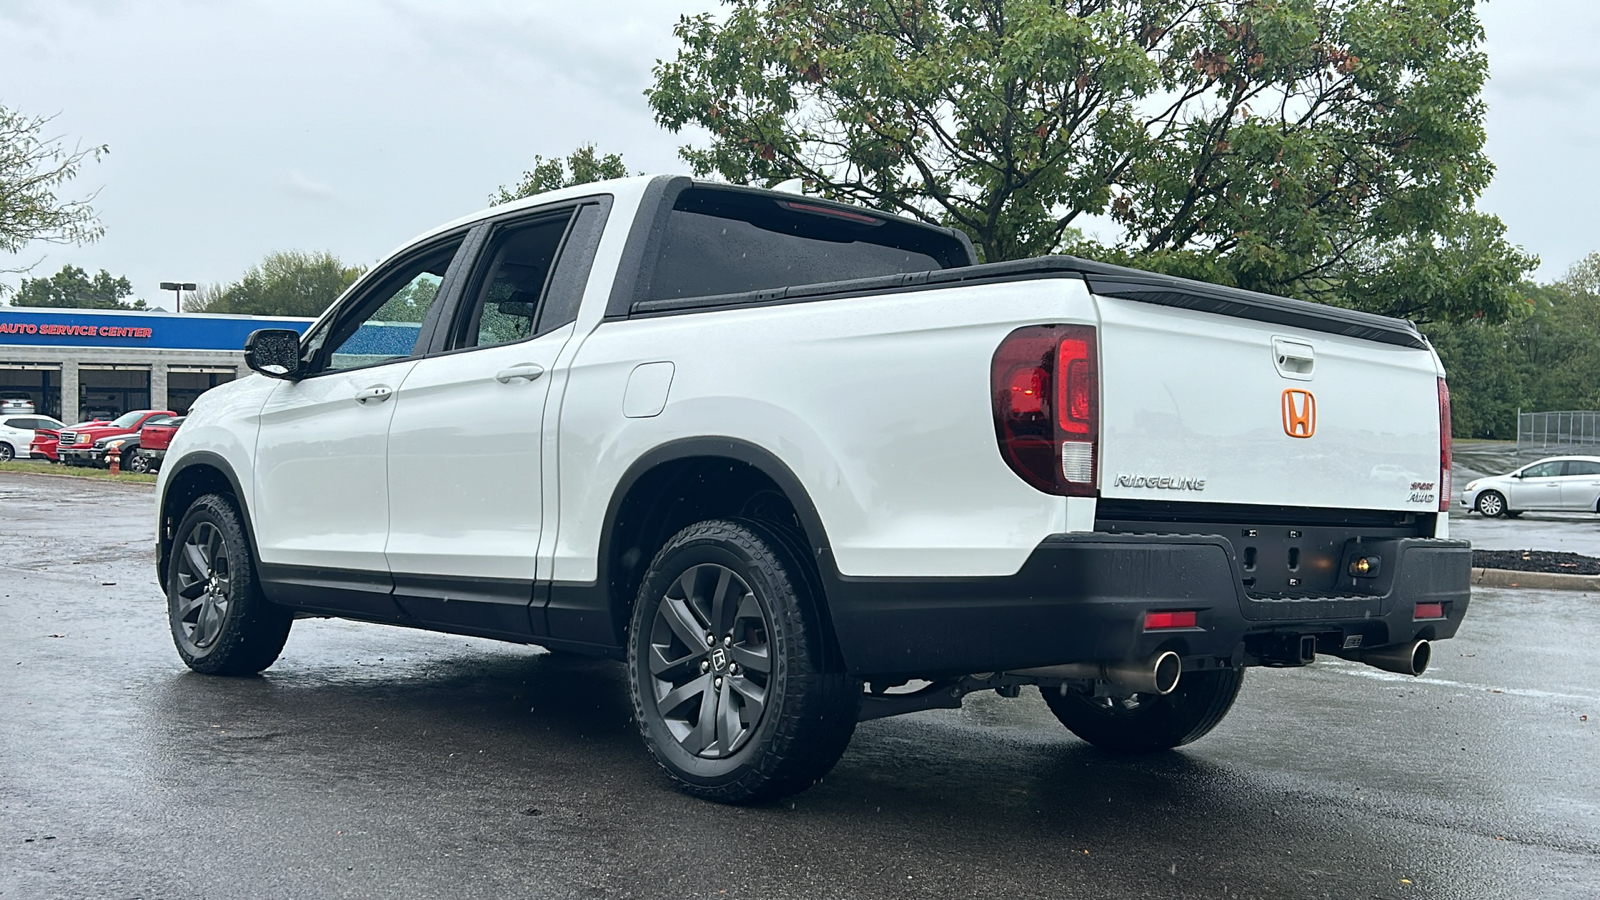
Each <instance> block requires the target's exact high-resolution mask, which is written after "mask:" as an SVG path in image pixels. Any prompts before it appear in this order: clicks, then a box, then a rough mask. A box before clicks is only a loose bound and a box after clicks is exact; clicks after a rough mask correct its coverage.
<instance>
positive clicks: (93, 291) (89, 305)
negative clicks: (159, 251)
mask: <svg viewBox="0 0 1600 900" xmlns="http://www.w3.org/2000/svg"><path fill="white" fill-rule="evenodd" d="M132 293H133V284H132V283H131V282H129V281H128V279H126V278H123V277H120V276H113V275H112V274H111V273H110V272H107V271H106V270H105V269H101V270H100V271H99V272H98V273H97V274H96V275H95V276H94V277H93V278H90V277H89V273H88V272H85V271H84V270H82V269H80V268H78V267H77V266H70V265H69V266H62V267H61V271H59V272H57V273H56V274H54V275H51V276H50V277H49V278H24V279H23V280H22V287H20V288H18V289H17V293H16V296H14V297H12V298H11V305H12V306H49V307H58V308H66V309H128V310H141V311H142V310H144V309H146V306H145V304H144V301H143V300H137V299H136V300H133V301H128V300H125V299H123V298H125V297H127V296H129V295H130V294H132Z"/></svg>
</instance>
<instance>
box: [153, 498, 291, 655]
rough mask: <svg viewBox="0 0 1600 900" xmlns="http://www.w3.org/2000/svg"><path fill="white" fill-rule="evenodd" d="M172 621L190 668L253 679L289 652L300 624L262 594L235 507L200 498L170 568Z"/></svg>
mask: <svg viewBox="0 0 1600 900" xmlns="http://www.w3.org/2000/svg"><path fill="white" fill-rule="evenodd" d="M167 572H168V574H167V617H168V620H169V624H170V625H171V627H172V638H173V641H174V643H176V644H177V647H178V655H179V656H180V657H182V658H183V661H184V664H185V665H187V666H188V667H189V668H191V669H193V670H195V671H196V672H204V673H206V674H208V675H254V674H255V673H257V672H260V671H261V670H262V669H265V668H266V667H268V666H270V665H272V663H273V661H274V660H276V659H277V658H278V654H279V653H281V652H282V651H283V645H284V642H285V641H286V640H288V637H289V627H290V625H291V624H293V621H294V618H293V615H292V614H291V613H290V612H289V610H287V609H284V608H282V607H279V606H275V605H274V604H272V603H270V602H268V601H267V599H266V598H265V597H263V596H261V592H260V589H259V587H258V586H257V584H256V581H255V566H254V565H253V563H252V560H251V558H250V547H249V542H248V541H247V540H246V538H245V535H244V530H243V528H242V527H241V526H240V524H239V515H238V513H237V512H236V511H235V509H234V507H233V503H232V502H231V501H230V500H229V499H228V498H227V497H224V496H222V495H220V494H206V495H205V496H203V497H200V498H199V499H197V500H195V501H194V503H193V504H191V505H190V507H189V509H188V511H187V512H186V513H184V516H183V521H182V522H180V523H179V525H178V530H177V533H176V539H175V540H174V541H173V546H172V559H171V561H170V562H169V564H168V569H167Z"/></svg>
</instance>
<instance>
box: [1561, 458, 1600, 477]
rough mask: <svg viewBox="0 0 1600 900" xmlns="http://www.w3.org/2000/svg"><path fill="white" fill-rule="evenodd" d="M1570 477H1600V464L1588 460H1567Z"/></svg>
mask: <svg viewBox="0 0 1600 900" xmlns="http://www.w3.org/2000/svg"><path fill="white" fill-rule="evenodd" d="M1567 474H1568V475H1600V462H1590V461H1589V460H1587V459H1569V460H1567Z"/></svg>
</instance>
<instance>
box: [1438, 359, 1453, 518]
mask: <svg viewBox="0 0 1600 900" xmlns="http://www.w3.org/2000/svg"><path fill="white" fill-rule="evenodd" d="M1450 463H1451V460H1450V385H1448V384H1445V382H1444V379H1443V378H1441V379H1439V512H1449V511H1450V490H1451V484H1450Z"/></svg>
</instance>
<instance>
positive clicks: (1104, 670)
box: [1009, 650, 1183, 696]
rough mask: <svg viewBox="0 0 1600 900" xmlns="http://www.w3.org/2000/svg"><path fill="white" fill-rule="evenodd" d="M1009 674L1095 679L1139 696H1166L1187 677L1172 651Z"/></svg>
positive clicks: (1029, 676) (1181, 664) (1023, 670)
mask: <svg viewBox="0 0 1600 900" xmlns="http://www.w3.org/2000/svg"><path fill="white" fill-rule="evenodd" d="M1009 674H1012V675H1021V676H1023V677H1027V678H1093V679H1095V680H1098V681H1108V682H1110V683H1112V684H1114V685H1116V686H1118V687H1120V688H1123V689H1125V690H1129V691H1133V692H1134V693H1136V694H1160V695H1163V696H1165V695H1167V694H1170V693H1172V692H1173V691H1174V690H1177V688H1178V680H1179V679H1180V678H1181V677H1182V676H1183V658H1182V657H1180V656H1179V655H1178V654H1176V653H1174V652H1172V651H1171V650H1163V651H1161V652H1160V653H1157V654H1156V655H1155V656H1152V657H1150V658H1149V659H1147V660H1144V661H1143V662H1139V661H1136V660H1126V661H1122V662H1109V663H1066V664H1064V665H1059V666H1040V667H1038V668H1035V669H1016V670H1014V671H1012V672H1010V673H1009Z"/></svg>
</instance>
